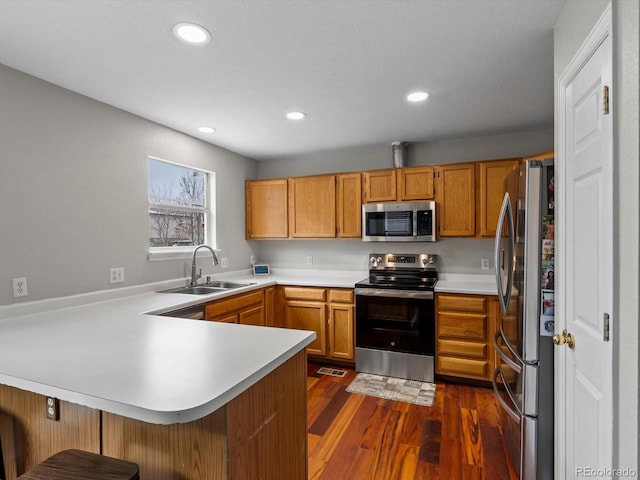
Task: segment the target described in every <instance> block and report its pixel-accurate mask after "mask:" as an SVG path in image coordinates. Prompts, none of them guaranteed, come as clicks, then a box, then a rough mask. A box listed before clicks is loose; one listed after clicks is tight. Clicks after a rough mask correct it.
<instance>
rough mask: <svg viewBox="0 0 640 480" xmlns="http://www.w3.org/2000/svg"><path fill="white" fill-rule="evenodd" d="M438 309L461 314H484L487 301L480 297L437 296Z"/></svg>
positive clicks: (440, 294)
mask: <svg viewBox="0 0 640 480" xmlns="http://www.w3.org/2000/svg"><path fill="white" fill-rule="evenodd" d="M438 308H440V309H443V310H456V311H463V312H486V311H487V299H486V298H485V297H483V296H481V295H476V296H474V295H470V296H465V295H447V294H442V293H439V294H438Z"/></svg>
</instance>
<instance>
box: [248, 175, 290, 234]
mask: <svg viewBox="0 0 640 480" xmlns="http://www.w3.org/2000/svg"><path fill="white" fill-rule="evenodd" d="M287 189H288V185H287V179H286V178H280V179H273V180H251V181H247V182H246V183H245V221H246V230H245V234H246V237H247V239H249V240H251V239H265V238H287V237H288V236H289V230H288V201H287V199H288V197H287Z"/></svg>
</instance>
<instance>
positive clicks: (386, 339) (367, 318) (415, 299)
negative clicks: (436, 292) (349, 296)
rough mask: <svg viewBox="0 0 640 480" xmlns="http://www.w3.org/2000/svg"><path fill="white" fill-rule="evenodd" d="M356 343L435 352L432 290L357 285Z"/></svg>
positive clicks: (383, 347)
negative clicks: (362, 286) (360, 286)
mask: <svg viewBox="0 0 640 480" xmlns="http://www.w3.org/2000/svg"><path fill="white" fill-rule="evenodd" d="M355 294H356V347H359V348H370V349H377V350H386V351H394V352H403V353H414V354H419V355H431V356H433V355H434V352H435V303H434V297H433V292H423V291H413V290H393V289H378V288H356V290H355Z"/></svg>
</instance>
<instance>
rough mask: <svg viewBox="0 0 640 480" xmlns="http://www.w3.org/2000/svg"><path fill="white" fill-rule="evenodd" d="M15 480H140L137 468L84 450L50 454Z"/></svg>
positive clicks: (129, 463)
mask: <svg viewBox="0 0 640 480" xmlns="http://www.w3.org/2000/svg"><path fill="white" fill-rule="evenodd" d="M18 480H140V476H139V473H138V465H137V464H135V463H133V462H127V461H126V460H119V459H117V458H112V457H106V456H104V455H98V454H97V453H91V452H86V451H84V450H74V449H71V450H63V451H61V452H58V453H56V454H55V455H52V456H51V457H49V458H47V459H46V460H45V461H44V462H42V463H40V464H39V465H38V466H36V467H35V468H34V469H32V470H30V471H29V472H27V473H25V474H23V475H20V476H19V477H18Z"/></svg>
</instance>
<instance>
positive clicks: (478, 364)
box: [436, 357, 489, 378]
mask: <svg viewBox="0 0 640 480" xmlns="http://www.w3.org/2000/svg"><path fill="white" fill-rule="evenodd" d="M436 365H437V373H439V374H441V375H454V376H458V375H463V376H472V377H482V378H485V377H487V375H488V372H489V362H488V361H487V360H469V359H466V358H456V357H438V359H437V361H436Z"/></svg>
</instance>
